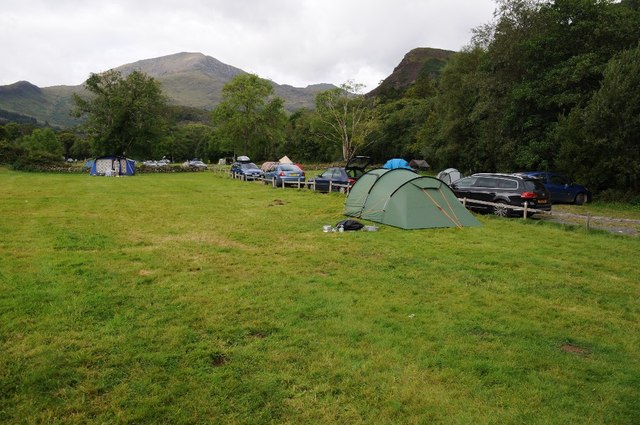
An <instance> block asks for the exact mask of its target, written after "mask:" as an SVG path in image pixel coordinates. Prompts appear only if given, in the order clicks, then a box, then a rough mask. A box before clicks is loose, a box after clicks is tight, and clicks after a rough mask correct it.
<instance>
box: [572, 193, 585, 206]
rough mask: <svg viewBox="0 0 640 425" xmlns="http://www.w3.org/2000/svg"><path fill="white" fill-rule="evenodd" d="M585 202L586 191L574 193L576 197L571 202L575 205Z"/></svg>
mask: <svg viewBox="0 0 640 425" xmlns="http://www.w3.org/2000/svg"><path fill="white" fill-rule="evenodd" d="M586 202H587V194H586V193H578V194H577V195H576V199H574V200H573V203H574V204H576V205H583V204H585V203H586Z"/></svg>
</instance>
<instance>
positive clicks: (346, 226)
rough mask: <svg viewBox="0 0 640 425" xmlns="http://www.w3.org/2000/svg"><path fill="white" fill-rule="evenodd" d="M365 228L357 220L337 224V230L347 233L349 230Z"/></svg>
mask: <svg viewBox="0 0 640 425" xmlns="http://www.w3.org/2000/svg"><path fill="white" fill-rule="evenodd" d="M363 227H364V224H362V223H360V222H359V221H357V220H342V221H340V222H338V224H336V228H337V229H340V228H342V229H344V230H345V231H349V230H360V229H362V228H363Z"/></svg>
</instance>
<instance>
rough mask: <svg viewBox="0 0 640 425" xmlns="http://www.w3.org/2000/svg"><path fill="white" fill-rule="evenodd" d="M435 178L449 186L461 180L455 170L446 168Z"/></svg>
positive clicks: (460, 176)
mask: <svg viewBox="0 0 640 425" xmlns="http://www.w3.org/2000/svg"><path fill="white" fill-rule="evenodd" d="M437 178H438V179H440V180H442V181H443V182H445V183H446V184H449V185H450V184H451V183H453V182H455V181H457V180H460V179H461V178H462V174H461V173H460V171H458V170H456V169H455V168H447V169H446V170H443V171H440V172H439V173H438V176H437Z"/></svg>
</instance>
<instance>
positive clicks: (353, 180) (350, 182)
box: [347, 177, 356, 184]
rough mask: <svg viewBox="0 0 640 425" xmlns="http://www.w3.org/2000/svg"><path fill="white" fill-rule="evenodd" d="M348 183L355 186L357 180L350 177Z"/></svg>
mask: <svg viewBox="0 0 640 425" xmlns="http://www.w3.org/2000/svg"><path fill="white" fill-rule="evenodd" d="M347 181H348V182H349V184H354V183H355V182H356V179H353V178H351V177H349V179H348V180H347Z"/></svg>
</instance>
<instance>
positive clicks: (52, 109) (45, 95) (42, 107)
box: [0, 52, 335, 127]
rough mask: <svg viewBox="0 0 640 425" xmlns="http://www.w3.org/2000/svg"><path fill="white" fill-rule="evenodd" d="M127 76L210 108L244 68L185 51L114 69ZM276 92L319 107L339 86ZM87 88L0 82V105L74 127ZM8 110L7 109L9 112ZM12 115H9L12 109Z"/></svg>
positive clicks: (174, 98)
mask: <svg viewBox="0 0 640 425" xmlns="http://www.w3.org/2000/svg"><path fill="white" fill-rule="evenodd" d="M115 69H116V70H118V71H120V72H122V73H123V75H128V74H129V73H131V72H133V71H134V70H137V71H141V72H144V73H145V74H148V75H149V76H151V77H153V78H155V79H157V80H158V81H159V82H160V83H161V84H162V88H163V90H164V92H165V94H166V96H167V97H168V99H169V101H170V102H171V103H173V104H176V105H182V106H189V107H193V108H198V109H204V110H211V109H213V108H215V106H216V105H218V104H219V103H220V101H221V100H222V88H223V87H224V85H225V84H226V83H228V82H229V81H230V80H231V79H233V78H234V77H235V76H237V75H240V74H243V73H245V71H243V70H241V69H239V68H236V67H233V66H231V65H227V64H225V63H223V62H221V61H219V60H217V59H215V58H213V57H211V56H206V55H204V54H202V53H195V52H181V53H176V54H172V55H168V56H162V57H158V58H152V59H143V60H139V61H137V62H133V63H129V64H125V65H122V66H119V67H117V68H115ZM271 84H273V87H274V92H275V95H276V96H280V97H281V98H283V99H284V101H285V108H286V109H287V110H289V111H290V112H293V111H295V110H298V109H301V108H308V109H313V108H315V95H316V94H317V93H318V92H320V91H323V90H328V89H330V88H333V87H335V86H333V85H331V84H313V85H310V86H308V87H305V88H298V87H293V86H290V85H280V84H277V83H275V82H271ZM74 92H76V93H79V94H81V93H83V92H84V88H83V86H82V85H78V86H52V87H45V88H39V87H37V86H35V85H33V84H31V83H29V82H27V81H20V82H17V83H14V84H11V85H7V86H0V109H2V110H5V111H6V112H7V113H15V114H18V115H21V116H25V117H33V118H35V119H37V120H38V122H40V123H45V122H48V123H50V124H52V125H57V126H61V127H70V126H73V125H76V124H78V120H76V119H74V118H73V117H71V116H70V115H69V111H70V110H71V108H72V107H73V100H72V99H73V97H72V94H73V93H74ZM5 115H7V114H5ZM9 115H10V114H9Z"/></svg>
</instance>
